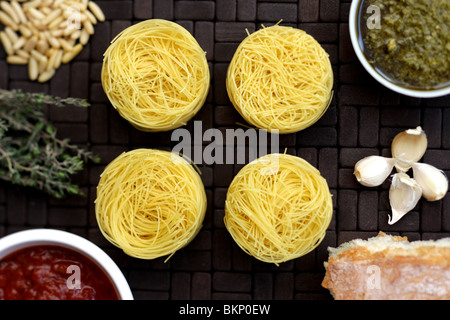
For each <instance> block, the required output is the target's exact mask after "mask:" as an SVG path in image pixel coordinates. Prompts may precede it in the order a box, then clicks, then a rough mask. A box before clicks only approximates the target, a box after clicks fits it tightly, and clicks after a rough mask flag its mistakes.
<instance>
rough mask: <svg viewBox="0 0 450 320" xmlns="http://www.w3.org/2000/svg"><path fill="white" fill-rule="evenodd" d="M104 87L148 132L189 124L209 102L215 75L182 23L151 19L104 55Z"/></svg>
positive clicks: (119, 38)
mask: <svg viewBox="0 0 450 320" xmlns="http://www.w3.org/2000/svg"><path fill="white" fill-rule="evenodd" d="M101 79H102V85H103V89H104V91H105V93H106V95H107V96H108V98H109V100H110V102H111V104H112V105H113V107H114V108H116V109H117V111H118V112H119V113H120V115H121V116H122V117H123V118H125V119H126V120H128V121H129V122H130V123H131V124H132V125H133V126H134V127H136V128H138V129H140V130H142V131H168V130H172V129H175V128H178V127H180V126H182V125H185V124H186V123H187V121H189V120H190V119H191V118H192V117H193V116H194V115H195V114H196V113H197V112H198V111H199V110H200V109H201V107H202V106H203V103H204V102H205V99H206V96H207V95H208V90H209V84H210V74H209V67H208V62H207V60H206V55H205V52H204V51H203V50H202V48H201V47H200V45H199V44H198V42H197V41H196V40H195V38H194V37H193V36H192V35H191V34H190V33H189V32H188V31H187V30H186V29H185V28H183V27H182V26H181V25H179V24H177V23H175V22H171V21H166V20H161V19H150V20H146V21H143V22H140V23H137V24H135V25H133V26H131V27H128V28H127V29H125V30H123V31H122V32H121V33H120V34H119V35H117V37H116V38H114V40H113V41H112V42H111V45H110V46H109V48H108V49H107V50H106V52H105V54H104V59H103V67H102V73H101Z"/></svg>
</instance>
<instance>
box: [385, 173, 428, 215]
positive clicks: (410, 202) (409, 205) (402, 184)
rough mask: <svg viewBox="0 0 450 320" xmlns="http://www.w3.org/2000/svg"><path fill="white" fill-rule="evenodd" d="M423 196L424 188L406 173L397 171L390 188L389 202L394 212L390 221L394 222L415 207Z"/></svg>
mask: <svg viewBox="0 0 450 320" xmlns="http://www.w3.org/2000/svg"><path fill="white" fill-rule="evenodd" d="M421 197H422V188H421V187H420V185H419V184H418V183H417V182H416V181H415V180H414V179H412V178H410V177H409V176H408V175H407V174H406V173H403V172H401V173H396V174H394V175H393V177H392V184H391V187H390V189H389V202H390V205H391V209H392V214H391V216H390V217H389V220H388V223H389V224H394V223H396V222H397V221H398V220H400V219H401V218H402V217H403V216H404V215H405V214H407V213H408V212H409V211H411V210H412V209H414V207H415V206H416V205H417V203H418V202H419V200H420V198H421Z"/></svg>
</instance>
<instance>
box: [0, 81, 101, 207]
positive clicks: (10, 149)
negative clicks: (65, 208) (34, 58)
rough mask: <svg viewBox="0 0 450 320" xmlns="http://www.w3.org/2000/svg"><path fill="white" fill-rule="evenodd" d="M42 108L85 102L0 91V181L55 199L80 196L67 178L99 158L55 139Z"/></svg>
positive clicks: (50, 124) (63, 140)
mask: <svg viewBox="0 0 450 320" xmlns="http://www.w3.org/2000/svg"><path fill="white" fill-rule="evenodd" d="M46 105H54V106H57V107H63V106H66V105H73V106H77V107H88V106H89V103H88V102H87V101H86V100H83V99H78V98H67V99H62V98H59V97H54V96H51V95H47V94H44V93H26V92H22V91H21V90H11V91H8V90H2V89H0V179H3V180H6V181H9V182H11V183H13V184H17V185H21V186H25V187H33V188H37V189H39V190H41V191H44V192H46V193H48V194H49V195H50V196H53V197H55V198H64V197H66V196H67V195H82V194H83V193H82V191H81V190H80V188H79V187H78V186H77V185H75V184H73V183H72V182H71V176H72V175H74V174H76V173H77V172H79V171H81V170H83V166H84V163H85V162H87V161H89V160H90V161H93V162H99V161H100V159H99V158H98V157H96V156H95V155H93V154H92V153H91V152H89V151H87V150H85V149H83V148H81V147H79V146H76V145H73V144H71V143H70V141H69V139H60V138H58V137H57V136H56V128H55V127H54V126H53V124H52V123H51V122H50V121H49V120H47V118H46V117H45V114H44V108H45V106H46Z"/></svg>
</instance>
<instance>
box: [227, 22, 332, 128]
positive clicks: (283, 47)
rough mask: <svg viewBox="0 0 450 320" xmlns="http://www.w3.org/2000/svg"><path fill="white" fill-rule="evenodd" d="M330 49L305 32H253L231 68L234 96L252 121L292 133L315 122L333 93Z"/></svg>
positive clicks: (274, 29) (229, 88)
mask: <svg viewBox="0 0 450 320" xmlns="http://www.w3.org/2000/svg"><path fill="white" fill-rule="evenodd" d="M333 80H334V79H333V70H332V68H331V63H330V60H329V57H328V54H327V52H326V51H325V50H324V49H323V48H322V47H321V45H320V44H319V43H318V42H317V41H316V40H315V39H314V38H313V37H312V36H310V35H309V34H307V33H306V32H305V31H303V30H300V29H296V28H292V27H285V26H279V25H275V26H271V27H267V28H266V27H264V28H262V29H261V30H258V31H256V32H254V33H252V34H249V35H248V37H246V38H245V39H244V40H243V41H242V43H241V44H240V45H239V47H238V49H237V50H236V52H235V54H234V56H233V59H232V60H231V63H230V65H229V68H228V73H227V80H226V87H227V91H228V96H229V98H230V100H231V102H232V104H233V105H234V107H235V108H236V110H237V111H238V112H239V113H240V114H241V116H242V117H243V118H244V119H245V120H246V121H247V122H249V123H250V124H252V125H254V126H256V127H257V128H260V129H266V130H268V131H272V130H278V132H279V133H292V132H297V131H300V130H303V129H305V128H307V127H309V126H311V125H312V124H314V123H315V122H316V121H317V120H318V119H320V117H321V116H322V115H323V114H324V113H325V111H326V110H327V109H328V106H329V104H330V101H331V98H332V87H333Z"/></svg>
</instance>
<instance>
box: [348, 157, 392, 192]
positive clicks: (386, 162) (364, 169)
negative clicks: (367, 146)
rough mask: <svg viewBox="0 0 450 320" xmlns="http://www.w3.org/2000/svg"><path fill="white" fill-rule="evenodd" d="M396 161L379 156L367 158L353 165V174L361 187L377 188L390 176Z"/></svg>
mask: <svg viewBox="0 0 450 320" xmlns="http://www.w3.org/2000/svg"><path fill="white" fill-rule="evenodd" d="M395 163H396V160H395V159H393V158H385V157H381V156H368V157H365V158H363V159H361V160H359V161H358V162H357V163H356V164H355V171H354V172H353V174H354V175H355V177H356V180H358V182H359V183H361V184H362V185H363V186H366V187H377V186H379V185H381V184H382V183H383V182H384V181H385V180H386V179H387V177H388V176H389V175H390V174H391V172H392V169H393V168H394V165H395Z"/></svg>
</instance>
